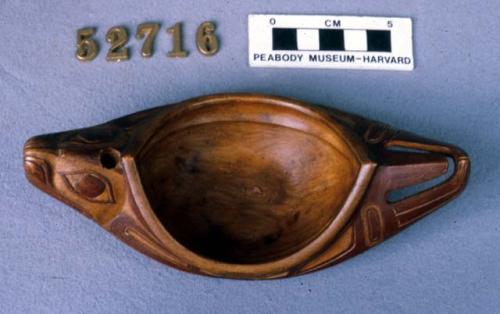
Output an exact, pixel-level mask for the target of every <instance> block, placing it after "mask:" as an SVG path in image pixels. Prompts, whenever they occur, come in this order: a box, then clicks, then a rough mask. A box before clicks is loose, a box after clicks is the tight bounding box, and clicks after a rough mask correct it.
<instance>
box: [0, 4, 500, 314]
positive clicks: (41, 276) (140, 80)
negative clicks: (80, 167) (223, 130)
mask: <svg viewBox="0 0 500 314" xmlns="http://www.w3.org/2000/svg"><path fill="white" fill-rule="evenodd" d="M281 3H283V4H280V1H239V2H238V3H236V1H235V2H229V1H204V2H203V3H202V2H198V1H177V2H173V1H142V0H141V1H139V0H133V1H132V0H120V1H92V0H86V1H73V3H70V1H34V0H33V1H24V2H22V1H6V0H2V1H0V108H1V118H0V130H1V136H0V147H1V148H2V151H1V155H0V158H1V160H0V163H1V165H2V167H1V170H2V171H1V172H0V187H1V188H2V193H1V195H0V312H4V313H143V312H144V313H146V312H147V313H166V312H168V313H196V312H201V313H203V312H206V313H285V312H286V313H292V312H298V313H300V312H301V313H321V312H323V313H345V312H357V313H360V312H392V313H402V312H404V313H447V312H450V313H451V312H453V313H457V312H468V313H493V312H499V311H500V309H499V307H500V291H499V290H500V283H499V282H500V266H499V265H500V264H499V257H500V232H499V227H498V224H499V222H500V211H499V208H498V207H499V204H500V203H499V201H500V193H499V192H500V173H499V171H498V161H499V144H500V138H499V136H500V132H499V131H500V127H499V123H498V121H499V118H500V115H499V114H500V109H499V108H500V106H499V105H500V92H499V90H498V88H499V85H500V68H499V65H500V62H499V58H500V52H499V51H500V50H499V48H500V46H499V42H500V38H499V37H500V36H499V33H498V29H499V27H500V18H499V12H500V2H498V1H494V0H489V1H431V0H425V1H423V0H420V1H411V2H410V1H392V2H391V1H361V0H354V1H305V0H304V1H295V2H294V3H293V4H291V3H290V2H286V5H284V3H285V2H283V1H281ZM249 13H320V14H351V15H375V16H384V15H385V16H403V17H405V16H408V17H412V18H413V22H414V37H415V38H414V43H415V46H414V51H415V57H416V69H415V70H414V71H413V72H406V73H401V72H382V71H347V70H298V69H297V70H290V69H256V68H249V67H248V66H247V42H246V41H247V25H246V21H247V15H248V14H249ZM204 20H213V21H216V22H217V24H218V33H219V34H220V37H221V50H220V52H219V53H218V54H217V55H216V56H215V57H213V58H205V57H202V56H201V55H200V54H198V53H197V51H196V48H195V46H194V32H195V30H196V27H197V25H198V24H199V23H200V22H202V21H204ZM145 21H158V22H162V25H163V27H162V30H161V34H160V35H159V37H158V39H157V43H158V45H157V50H156V54H155V55H154V57H153V58H152V59H151V60H144V59H142V58H141V57H140V55H139V53H138V51H139V49H140V43H139V42H137V41H135V40H131V43H130V45H129V46H130V47H131V51H132V58H131V61H129V62H125V63H122V64H109V63H107V62H106V61H105V59H104V57H105V49H106V47H107V46H106V45H105V44H104V42H103V38H104V33H105V31H106V30H107V29H108V28H109V27H110V26H114V25H120V24H122V25H125V26H127V27H128V28H129V29H130V30H135V27H136V26H137V25H138V24H139V23H140V22H145ZM177 21H182V22H184V27H185V46H186V49H188V50H190V51H191V54H190V56H189V57H188V58H186V59H184V60H174V59H167V58H166V57H165V56H164V54H165V53H166V51H167V50H169V49H170V44H171V43H170V39H169V37H167V36H166V35H165V33H164V32H165V28H166V26H169V25H172V24H174V23H175V22H177ZM89 25H90V26H97V27H98V34H97V38H98V39H99V41H100V43H101V48H102V49H101V53H100V54H99V56H98V57H97V59H96V60H94V61H93V62H91V63H88V64H82V63H79V62H78V61H77V60H76V59H75V58H74V45H75V34H76V30H77V29H78V28H80V27H83V26H89ZM132 34H135V31H133V32H132ZM232 91H249V92H264V93H271V94H278V95H285V96H291V97H296V98H299V99H302V100H305V101H308V102H312V103H322V104H326V105H334V106H336V107H337V108H340V109H344V110H348V111H351V112H354V113H359V114H363V115H365V116H367V117H371V118H374V119H378V120H381V121H384V122H386V123H389V124H392V125H393V126H395V127H398V128H404V129H407V130H410V131H413V132H417V133H419V134H421V135H425V136H429V137H432V138H435V139H438V140H442V141H446V142H450V143H456V144H458V145H460V146H461V147H463V148H464V149H465V150H466V151H467V152H468V153H469V154H470V156H471V158H472V162H473V167H472V174H471V178H470V184H469V186H468V188H467V189H466V191H465V192H464V193H463V194H462V195H461V196H460V198H459V199H457V200H455V201H454V202H452V203H450V204H449V205H447V206H445V207H443V208H441V209H440V210H438V211H437V212H435V213H434V214H432V215H431V216H429V217H427V218H426V219H424V220H422V221H420V222H418V223H417V224H415V225H413V226H412V227H411V228H409V229H408V230H406V231H404V232H402V233H400V234H399V235H397V236H396V237H394V238H392V239H390V240H388V241H386V242H384V243H383V244H381V245H379V246H377V247H375V248H373V249H371V250H369V251H367V252H366V253H365V254H363V255H360V256H358V257H356V258H353V259H351V260H349V261H347V262H345V263H343V264H341V265H338V266H336V267H332V268H329V269H326V270H323V271H321V272H317V273H314V274H310V275H306V276H301V277H296V278H291V279H286V280H276V281H237V280H222V279H211V278H205V277H200V276H195V275H190V274H185V273H181V272H179V271H176V270H173V269H170V268H167V267H165V266H163V265H161V264H159V263H157V262H155V261H153V260H151V259H149V258H146V257H144V256H142V255H140V254H139V253H137V252H135V251H133V250H132V249H130V248H128V247H127V246H125V245H123V244H122V243H120V242H118V241H117V240H115V239H114V237H113V236H112V235H110V234H108V233H106V232H104V231H103V230H102V229H101V228H100V227H98V226H97V225H96V224H94V223H93V222H91V221H89V220H87V219H85V218H84V217H83V216H81V215H79V214H77V213H76V212H75V211H73V210H72V209H70V208H68V207H67V206H65V205H63V204H62V203H60V202H58V201H56V200H54V199H53V198H51V197H49V196H46V195H44V194H42V193H41V192H40V191H38V190H37V189H35V188H34V187H32V186H31V185H30V184H29V183H28V182H27V181H26V180H25V178H24V175H23V170H22V163H21V161H22V160H21V150H22V145H23V143H24V141H25V140H26V139H27V138H28V137H29V136H32V135H35V134H40V133H45V132H54V131H60V130H65V129H73V128H77V127H84V126H89V125H93V124H97V123H101V122H104V121H107V120H109V119H112V118H115V117H118V116H122V115H125V114H127V113H131V112H135V111H138V110H141V109H145V108H149V107H152V106H155V105H161V104H165V103H173V102H176V101H179V100H183V99H185V98H189V97H193V96H197V95H203V94H210V93H216V92H232Z"/></svg>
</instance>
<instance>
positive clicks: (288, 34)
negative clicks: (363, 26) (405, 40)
mask: <svg viewBox="0 0 500 314" xmlns="http://www.w3.org/2000/svg"><path fill="white" fill-rule="evenodd" d="M273 50H319V51H374V52H391V31H390V30H358V29H349V30H346V29H304V28H302V29H300V28H299V29H297V28H273Z"/></svg>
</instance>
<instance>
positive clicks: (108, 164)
mask: <svg viewBox="0 0 500 314" xmlns="http://www.w3.org/2000/svg"><path fill="white" fill-rule="evenodd" d="M99 161H100V162H101V165H102V166H103V167H104V168H106V169H113V168H115V167H116V165H117V164H118V153H117V152H115V151H111V150H106V151H103V152H101V156H100V158H99Z"/></svg>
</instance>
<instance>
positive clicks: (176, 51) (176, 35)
mask: <svg viewBox="0 0 500 314" xmlns="http://www.w3.org/2000/svg"><path fill="white" fill-rule="evenodd" d="M167 33H169V34H172V44H173V47H172V50H170V51H169V52H168V53H167V57H169V58H185V57H187V55H188V52H187V51H185V50H183V49H182V24H181V23H176V24H175V25H174V26H172V27H169V28H168V29H167Z"/></svg>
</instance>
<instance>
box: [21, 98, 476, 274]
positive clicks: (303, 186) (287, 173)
mask: <svg viewBox="0 0 500 314" xmlns="http://www.w3.org/2000/svg"><path fill="white" fill-rule="evenodd" d="M394 148H402V149H407V150H410V151H401V150H394ZM448 158H451V159H452V160H453V163H454V171H453V174H452V175H451V177H450V178H448V179H447V180H446V181H445V182H443V183H441V184H438V185H436V186H433V187H431V188H428V189H427V190H424V191H421V192H419V193H417V194H416V195H412V196H409V197H406V198H404V199H402V200H399V201H397V202H393V203H391V202H389V201H388V200H387V195H388V193H389V192H390V191H393V190H396V189H401V188H404V187H407V186H412V185H415V184H418V183H421V182H425V181H428V180H431V179H434V178H437V177H440V176H442V175H443V174H445V173H446V171H447V169H448V166H449V165H448V164H449V162H448ZM24 165H25V171H26V176H27V178H28V179H29V180H30V182H31V183H33V184H34V185H35V186H37V187H38V188H40V189H41V190H43V191H45V192H46V193H48V194H50V195H52V196H54V197H56V198H58V199H59V200H61V201H63V202H65V203H66V204H68V205H70V206H72V207H74V208H76V209H77V210H78V211H80V212H81V213H83V214H85V215H86V216H88V217H89V218H91V219H93V220H94V221H96V222H97V223H98V224H100V225H101V226H102V227H103V228H105V229H107V230H108V231H110V232H112V233H113V234H115V235H116V236H117V237H118V238H119V239H121V240H122V241H124V242H125V243H127V244H129V245H130V246H132V247H134V248H135V249H137V250H139V251H141V252H142V253H144V254H146V255H149V256H151V257H153V258H155V259H157V260H158V261H160V262H162V263H165V264H167V265H170V266H173V267H176V268H178V269H181V270H185V271H189V272H194V273H199V274H204V275H210V276H221V277H230V278H252V279H265V278H278V277H285V276H291V275H297V274H302V273H306V272H310V271H313V270H316V269H320V268H323V267H326V266H329V265H332V264H335V263H338V262H341V261H343V260H345V259H346V258H349V257H351V256H353V255H355V254H358V253H360V252H362V251H364V250H366V249H368V248H370V247H372V246H374V245H376V244H378V243H380V242H382V241H383V240H385V239H387V238H388V237H390V236H391V235H393V234H396V233H397V232H399V231H400V230H402V229H403V228H405V227H407V226H408V225H410V224H411V223H413V222H415V221H416V220H418V219H420V218H422V217H423V216H425V215H427V214H428V213H430V212H431V211H433V210H434V209H436V208H437V207H439V206H441V205H443V204H444V203H446V202H448V201H449V200H451V199H452V198H453V197H455V196H456V195H457V194H459V193H460V191H461V190H462V189H463V188H464V186H465V184H466V181H467V176H468V170H469V159H468V157H467V155H466V154H465V153H464V152H463V151H461V150H460V149H458V148H456V147H454V146H451V145H447V144H442V143H438V142H434V141H432V140H428V139H424V138H420V137H417V136H414V135H411V134H408V133H405V132H402V131H397V130H394V129H391V128H390V127H388V126H385V125H383V124H380V123H377V122H373V121H370V120H366V119H364V118H361V117H358V116H355V115H351V114H346V113H343V112H340V111H336V110H333V109H329V108H322V107H312V106H309V105H306V104H304V103H302V102H299V101H296V100H290V99H285V98H279V97H271V96H263V95H251V94H226V95H214V96H208V97H201V98H196V99H191V100H188V101H185V102H183V103H180V104H176V105H171V106H164V107H158V108H154V109H151V110H147V111H143V112H139V113H136V114H132V115H129V116H126V117H123V118H120V119H117V120H113V121H110V122H108V123H105V124H102V125H98V126H95V127H91V128H86V129H79V130H74V131H69V132H63V133H56V134H50V135H42V136H37V137H34V138H31V139H30V140H28V141H27V143H26V144H25V147H24Z"/></svg>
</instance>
